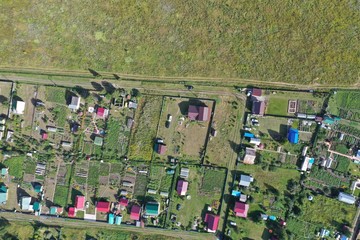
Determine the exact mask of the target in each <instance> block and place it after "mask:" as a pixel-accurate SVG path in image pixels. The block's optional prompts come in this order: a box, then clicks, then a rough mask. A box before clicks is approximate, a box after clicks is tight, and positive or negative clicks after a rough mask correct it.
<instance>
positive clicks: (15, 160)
mask: <svg viewBox="0 0 360 240" xmlns="http://www.w3.org/2000/svg"><path fill="white" fill-rule="evenodd" d="M24 160H25V157H24V156H18V157H12V158H9V159H6V160H5V162H4V165H5V166H7V167H8V168H9V174H10V175H11V176H14V177H15V178H17V179H20V178H21V177H22V174H23V167H24Z"/></svg>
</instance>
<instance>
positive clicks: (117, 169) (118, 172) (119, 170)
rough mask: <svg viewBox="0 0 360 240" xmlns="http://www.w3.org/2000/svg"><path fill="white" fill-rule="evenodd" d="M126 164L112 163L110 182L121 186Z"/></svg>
mask: <svg viewBox="0 0 360 240" xmlns="http://www.w3.org/2000/svg"><path fill="white" fill-rule="evenodd" d="M124 171H125V169H124V165H123V164H121V163H112V164H111V166H110V173H109V184H110V185H113V186H120V181H121V177H122V176H123V175H124Z"/></svg>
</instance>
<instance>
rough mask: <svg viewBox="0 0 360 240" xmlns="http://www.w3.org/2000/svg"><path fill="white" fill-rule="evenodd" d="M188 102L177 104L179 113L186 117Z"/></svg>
mask: <svg viewBox="0 0 360 240" xmlns="http://www.w3.org/2000/svg"><path fill="white" fill-rule="evenodd" d="M189 105H190V103H189V101H182V102H180V103H179V104H178V106H179V109H180V112H181V114H182V115H187V113H188V109H189Z"/></svg>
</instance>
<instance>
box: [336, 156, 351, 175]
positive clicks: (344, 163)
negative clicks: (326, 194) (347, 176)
mask: <svg viewBox="0 0 360 240" xmlns="http://www.w3.org/2000/svg"><path fill="white" fill-rule="evenodd" d="M336 161H337V165H336V168H335V170H336V171H338V172H343V173H347V172H348V170H349V166H350V162H351V161H350V160H349V159H348V158H346V157H343V156H338V157H337V159H336Z"/></svg>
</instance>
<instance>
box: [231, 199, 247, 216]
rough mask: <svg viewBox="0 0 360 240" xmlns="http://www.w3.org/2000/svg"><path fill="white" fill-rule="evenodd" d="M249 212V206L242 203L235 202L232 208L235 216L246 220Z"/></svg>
mask: <svg viewBox="0 0 360 240" xmlns="http://www.w3.org/2000/svg"><path fill="white" fill-rule="evenodd" d="M248 210H249V204H246V203H242V202H236V203H235V207H234V212H235V216H237V217H242V218H247V214H248Z"/></svg>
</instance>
